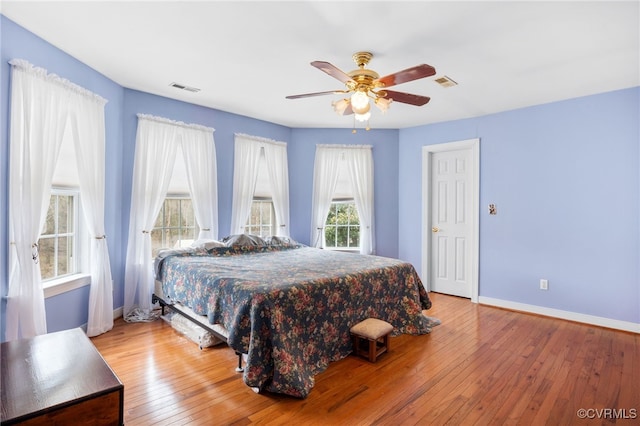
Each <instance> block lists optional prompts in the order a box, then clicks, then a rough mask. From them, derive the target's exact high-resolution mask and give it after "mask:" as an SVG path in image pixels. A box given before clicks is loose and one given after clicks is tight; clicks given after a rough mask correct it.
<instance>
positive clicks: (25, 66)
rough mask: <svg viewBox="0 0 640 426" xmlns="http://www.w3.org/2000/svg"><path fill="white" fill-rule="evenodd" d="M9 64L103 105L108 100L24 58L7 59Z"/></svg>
mask: <svg viewBox="0 0 640 426" xmlns="http://www.w3.org/2000/svg"><path fill="white" fill-rule="evenodd" d="M9 64H10V65H11V66H12V67H13V68H15V69H18V70H20V71H24V72H26V73H29V74H31V75H34V76H36V77H39V78H41V79H42V80H44V81H48V82H50V83H54V84H58V85H60V86H62V87H64V88H66V89H69V90H71V91H72V92H75V93H77V94H79V95H82V96H86V97H88V98H93V99H94V100H96V101H97V102H101V103H102V104H103V105H104V104H106V103H107V102H108V101H107V100H106V99H105V98H103V97H102V96H100V95H98V94H95V93H93V92H92V91H90V90H87V89H85V88H84V87H81V86H78V85H77V84H75V83H72V82H71V81H69V80H67V79H66V78H62V77H60V76H58V75H57V74H53V73H49V71H47V70H46V69H44V68H41V67H36V66H35V65H33V64H31V63H30V62H29V61H27V60H25V59H11V60H10V61H9Z"/></svg>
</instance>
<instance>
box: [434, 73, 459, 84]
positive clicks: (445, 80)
mask: <svg viewBox="0 0 640 426" xmlns="http://www.w3.org/2000/svg"><path fill="white" fill-rule="evenodd" d="M435 82H436V83H438V84H439V85H440V86H442V87H453V86H457V85H458V83H456V82H455V81H453V80H452V79H450V78H449V77H447V76H446V75H445V76H444V77H439V78H436V79H435Z"/></svg>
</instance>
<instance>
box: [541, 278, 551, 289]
mask: <svg viewBox="0 0 640 426" xmlns="http://www.w3.org/2000/svg"><path fill="white" fill-rule="evenodd" d="M540 290H549V281H547V280H540Z"/></svg>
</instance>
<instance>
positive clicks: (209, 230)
mask: <svg viewBox="0 0 640 426" xmlns="http://www.w3.org/2000/svg"><path fill="white" fill-rule="evenodd" d="M181 146H182V152H183V154H184V160H185V164H186V169H187V180H188V181H189V190H190V192H191V200H192V202H193V209H194V210H195V214H196V221H197V222H198V226H199V227H200V234H199V235H198V239H217V238H218V194H217V190H216V189H217V188H218V174H217V168H216V151H215V145H214V141H213V129H206V128H197V127H192V128H189V129H182V145H181ZM212 188H213V189H214V190H212Z"/></svg>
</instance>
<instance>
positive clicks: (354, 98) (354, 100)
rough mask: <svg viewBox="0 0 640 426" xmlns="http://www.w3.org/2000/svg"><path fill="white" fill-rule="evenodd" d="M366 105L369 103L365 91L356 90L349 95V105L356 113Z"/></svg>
mask: <svg viewBox="0 0 640 426" xmlns="http://www.w3.org/2000/svg"><path fill="white" fill-rule="evenodd" d="M368 105H369V97H368V96H367V93H366V92H364V91H362V90H356V92H355V93H354V94H353V95H351V106H352V107H353V110H354V111H355V112H356V113H360V112H359V111H360V110H362V109H364V108H366V107H367V106H368ZM364 112H366V111H364ZM364 112H362V113H364Z"/></svg>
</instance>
